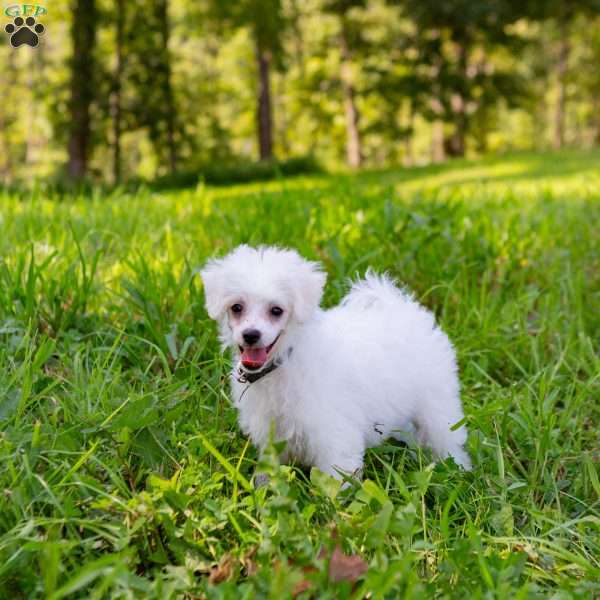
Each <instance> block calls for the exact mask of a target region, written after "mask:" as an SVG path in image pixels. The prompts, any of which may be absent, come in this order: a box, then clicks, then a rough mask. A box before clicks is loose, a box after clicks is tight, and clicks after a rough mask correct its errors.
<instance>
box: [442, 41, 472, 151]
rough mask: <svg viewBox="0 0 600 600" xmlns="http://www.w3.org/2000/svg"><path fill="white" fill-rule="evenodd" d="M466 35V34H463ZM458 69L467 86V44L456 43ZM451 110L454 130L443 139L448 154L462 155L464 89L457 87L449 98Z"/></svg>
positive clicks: (463, 149)
mask: <svg viewBox="0 0 600 600" xmlns="http://www.w3.org/2000/svg"><path fill="white" fill-rule="evenodd" d="M465 37H466V36H465ZM458 70H459V76H460V78H461V79H462V84H463V85H464V86H465V88H466V87H467V77H468V57H467V45H466V42H465V43H464V44H458ZM451 106H452V112H453V115H454V132H453V133H452V135H451V136H450V137H449V138H448V139H447V140H446V141H445V146H446V148H445V149H446V153H447V154H448V155H450V156H458V157H462V156H464V155H465V151H466V142H465V138H466V135H467V107H466V101H465V94H464V90H461V89H460V88H458V89H457V90H456V92H455V93H454V94H453V95H452V98H451Z"/></svg>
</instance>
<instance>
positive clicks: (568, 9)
mask: <svg viewBox="0 0 600 600" xmlns="http://www.w3.org/2000/svg"><path fill="white" fill-rule="evenodd" d="M528 6H529V12H530V15H531V17H532V18H534V19H537V20H540V21H550V22H552V23H553V24H554V26H555V30H556V32H557V33H556V39H555V47H556V51H555V54H556V59H555V61H554V71H555V76H556V83H557V88H558V89H557V92H558V93H557V100H556V106H555V109H554V125H553V128H554V132H553V145H554V147H555V148H562V147H563V146H564V144H565V130H566V114H567V83H568V79H569V75H570V64H569V63H570V58H571V52H572V41H571V38H572V35H573V24H574V22H575V20H576V19H577V17H578V16H579V15H586V16H588V17H594V16H598V15H599V14H600V0H569V1H568V2H566V1H564V0H529V5H528Z"/></svg>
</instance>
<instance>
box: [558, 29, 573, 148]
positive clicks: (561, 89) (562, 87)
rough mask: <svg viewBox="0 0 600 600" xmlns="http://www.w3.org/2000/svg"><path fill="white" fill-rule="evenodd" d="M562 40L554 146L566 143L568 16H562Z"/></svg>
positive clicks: (568, 51) (559, 58)
mask: <svg viewBox="0 0 600 600" xmlns="http://www.w3.org/2000/svg"><path fill="white" fill-rule="evenodd" d="M559 27H560V42H559V50H558V67H557V75H558V100H557V102H556V113H555V115H554V147H555V148H562V147H563V146H564V145H565V116H566V104H567V93H566V87H567V75H568V72H569V55H570V53H571V44H570V42H569V27H568V21H567V18H562V19H561V20H560V23H559Z"/></svg>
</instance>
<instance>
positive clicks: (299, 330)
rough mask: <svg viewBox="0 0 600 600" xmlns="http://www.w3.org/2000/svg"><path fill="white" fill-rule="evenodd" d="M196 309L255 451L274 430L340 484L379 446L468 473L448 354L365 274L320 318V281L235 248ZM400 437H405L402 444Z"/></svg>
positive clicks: (294, 264) (408, 302) (380, 281)
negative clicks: (201, 308) (220, 352)
mask: <svg viewBox="0 0 600 600" xmlns="http://www.w3.org/2000/svg"><path fill="white" fill-rule="evenodd" d="M202 279H203V282H204V289H205V295H206V308H207V311H208V314H209V315H210V317H211V318H213V319H216V320H217V321H218V323H219V326H220V339H221V341H222V343H223V346H224V347H231V348H232V349H233V352H234V356H235V358H236V360H237V361H238V364H237V366H236V367H235V368H234V370H233V373H232V376H231V380H232V392H233V401H234V404H235V405H236V406H237V408H238V410H239V421H240V425H241V427H242V429H243V430H244V432H246V433H247V434H249V435H250V437H251V438H252V441H253V442H254V443H255V444H256V445H257V446H258V447H259V448H260V449H263V448H264V447H265V446H266V445H267V443H268V442H269V436H270V432H271V427H272V424H274V431H275V436H276V439H277V440H285V441H286V442H287V445H286V451H285V456H284V460H289V459H295V460H297V461H298V462H300V463H302V464H304V465H307V466H316V467H318V468H319V469H321V470H322V471H324V472H326V473H330V474H331V475H334V476H338V477H339V476H340V475H341V474H343V473H348V474H350V473H355V472H358V471H359V470H360V468H361V467H362V464H363V455H364V452H365V449H366V448H368V447H371V446H375V445H378V444H380V443H381V442H382V441H383V440H385V439H386V438H387V437H390V436H392V437H396V438H398V439H406V434H407V433H408V434H411V435H412V436H414V437H416V440H417V441H418V442H420V443H421V444H424V445H426V446H429V447H430V448H431V449H432V450H433V451H434V453H435V454H436V455H437V456H438V457H440V458H445V457H448V456H452V457H453V458H454V460H455V461H456V463H458V464H459V465H462V466H463V467H464V468H466V469H468V468H469V467H470V460H469V456H468V454H467V453H466V452H465V450H464V448H463V444H464V442H465V440H466V436H467V433H466V429H465V427H463V426H461V427H458V428H457V429H453V428H452V427H453V425H455V424H456V423H458V422H459V421H460V420H462V418H463V411H462V407H461V401H460V395H459V382H458V377H457V368H456V360H455V356H454V350H453V348H452V345H451V344H450V341H449V340H448V337H447V336H446V335H445V334H444V333H443V332H442V331H441V330H440V329H439V328H438V327H437V326H436V324H435V320H434V317H433V316H432V315H431V313H429V312H428V311H427V310H426V309H424V308H423V307H422V306H420V305H419V304H417V303H416V302H415V301H414V300H412V299H411V298H410V297H409V296H408V295H407V294H406V293H404V292H402V291H401V290H399V289H398V288H397V287H396V286H395V285H394V283H393V282H392V281H391V280H390V279H388V278H387V277H386V276H379V275H375V274H374V273H367V275H366V277H365V279H363V280H361V281H358V282H356V283H355V284H354V285H353V286H352V289H351V290H350V292H349V293H348V295H347V296H346V297H345V298H344V299H343V300H342V302H341V304H340V305H339V306H336V307H335V308H331V309H329V310H322V309H321V308H319V303H320V300H321V295H322V292H323V287H324V285H325V279H326V276H325V274H324V273H323V271H322V270H321V267H320V265H319V264H318V263H314V262H308V261H306V260H304V259H303V258H302V257H301V256H300V255H299V254H298V253H297V252H295V251H293V250H283V249H279V248H273V247H259V248H251V247H249V246H245V245H244V246H239V247H238V248H237V249H236V250H234V251H233V252H232V253H231V254H229V255H227V256H226V257H225V258H222V259H215V260H211V261H209V262H208V264H207V265H206V266H205V268H204V269H203V271H202ZM403 434H404V436H403Z"/></svg>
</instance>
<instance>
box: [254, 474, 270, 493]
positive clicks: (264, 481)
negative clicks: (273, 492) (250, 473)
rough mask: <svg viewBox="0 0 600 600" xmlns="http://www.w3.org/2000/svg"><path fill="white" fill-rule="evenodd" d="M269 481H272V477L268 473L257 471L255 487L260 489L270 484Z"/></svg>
mask: <svg viewBox="0 0 600 600" xmlns="http://www.w3.org/2000/svg"><path fill="white" fill-rule="evenodd" d="M269 481H271V478H270V477H269V476H268V475H267V474H266V473H255V474H254V479H253V481H252V483H253V484H254V489H255V490H259V489H260V488H261V487H265V485H268V484H269Z"/></svg>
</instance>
